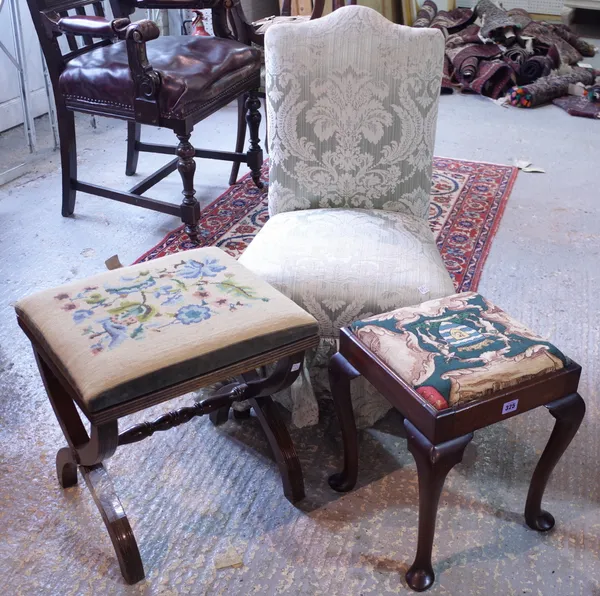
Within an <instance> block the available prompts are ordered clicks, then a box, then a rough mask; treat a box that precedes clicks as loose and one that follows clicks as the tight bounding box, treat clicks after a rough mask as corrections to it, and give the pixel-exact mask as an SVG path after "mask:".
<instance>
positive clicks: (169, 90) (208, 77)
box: [59, 36, 261, 119]
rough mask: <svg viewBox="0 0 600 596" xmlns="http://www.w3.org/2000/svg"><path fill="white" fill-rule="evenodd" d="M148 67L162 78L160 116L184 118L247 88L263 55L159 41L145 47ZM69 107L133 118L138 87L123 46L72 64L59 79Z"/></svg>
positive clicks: (228, 43)
mask: <svg viewBox="0 0 600 596" xmlns="http://www.w3.org/2000/svg"><path fill="white" fill-rule="evenodd" d="M147 54H148V60H149V62H150V64H152V66H153V68H154V69H155V70H156V71H158V72H159V73H160V78H161V85H160V91H159V95H158V104H159V108H160V113H161V116H163V117H165V118H176V119H182V118H185V117H187V116H189V115H190V114H193V113H194V111H195V110H197V109H198V108H200V107H202V106H204V105H205V104H206V103H208V102H210V101H212V100H216V99H217V98H218V97H219V95H220V94H221V93H223V92H224V91H229V90H230V89H231V87H232V86H233V85H236V84H237V83H239V84H245V83H246V82H247V80H248V79H249V78H251V77H253V76H256V73H257V71H259V70H260V66H261V56H260V51H259V50H258V49H255V48H251V47H248V46H246V45H244V44H242V43H239V42H237V41H233V40H226V39H218V38H214V37H192V36H185V37H183V36H172V37H159V38H158V39H155V40H153V41H150V42H148V44H147ZM59 84H60V89H61V91H62V93H63V94H64V96H65V100H66V103H67V106H68V107H70V108H72V109H81V108H84V109H85V108H86V107H93V108H94V109H97V108H99V107H100V106H101V107H102V108H103V110H104V111H114V112H115V113H118V114H120V115H122V114H123V112H124V111H130V112H132V113H133V111H134V107H133V100H134V82H133V78H132V75H131V70H130V67H129V62H128V59H127V48H126V43H125V42H124V41H120V42H117V43H114V44H111V45H108V46H104V47H99V48H96V49H94V50H92V51H90V52H87V53H85V54H82V55H80V56H76V57H75V58H73V59H71V60H70V61H69V62H68V63H67V65H66V68H65V70H64V71H63V72H62V74H61V75H60V80H59Z"/></svg>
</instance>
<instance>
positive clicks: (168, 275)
mask: <svg viewBox="0 0 600 596" xmlns="http://www.w3.org/2000/svg"><path fill="white" fill-rule="evenodd" d="M16 310H17V315H18V322H19V325H20V326H21V328H22V329H23V331H24V332H25V333H26V335H27V336H28V338H29V339H30V340H31V343H32V346H33V350H34V353H35V358H36V361H37V364H38V367H39V371H40V374H41V377H42V379H43V382H44V385H45V388H46V391H47V394H48V397H49V399H50V403H51V404H52V408H53V410H54V413H55V414H56V417H57V419H58V422H59V424H60V426H61V428H62V431H63V433H64V435H65V438H66V440H67V444H68V446H67V447H63V448H62V449H60V450H59V451H58V453H57V456H56V470H57V474H58V481H59V483H60V485H61V486H62V487H64V488H67V487H70V486H73V485H75V484H76V483H77V472H78V471H79V472H80V473H81V475H82V476H83V478H84V480H85V482H86V484H87V486H88V488H89V489H90V492H91V494H92V496H93V498H94V501H95V503H96V505H97V507H98V510H99V511H100V514H101V515H102V519H103V521H104V524H105V526H106V529H107V530H108V533H109V535H110V538H111V540H112V543H113V546H114V549H115V553H116V555H117V559H118V561H119V565H120V567H121V572H122V574H123V577H124V578H125V580H126V581H127V582H128V583H130V584H133V583H136V582H138V581H140V580H141V579H143V578H144V575H145V574H144V568H143V565H142V561H141V557H140V553H139V550H138V546H137V543H136V540H135V537H134V535H133V532H132V530H131V526H130V524H129V521H128V519H127V516H126V514H125V511H124V509H123V507H122V505H121V503H120V502H119V499H118V497H117V495H116V492H115V490H114V487H113V485H112V483H111V480H110V478H109V476H108V474H107V472H106V470H105V468H104V466H103V462H104V461H105V460H106V459H107V458H109V457H111V456H112V455H113V454H114V452H115V450H116V449H117V447H121V446H123V445H127V444H130V443H135V442H137V441H140V440H142V439H144V438H146V437H149V436H151V435H152V434H153V433H154V432H156V431H164V430H167V429H170V428H172V427H175V426H178V425H180V424H183V423H186V422H188V421H189V420H191V419H192V418H194V417H196V416H202V415H204V414H209V415H210V418H211V420H212V422H213V423H214V424H215V425H218V424H222V423H223V422H224V421H226V420H227V417H228V413H229V410H230V408H231V406H232V405H233V404H234V403H236V402H240V401H246V400H248V401H249V403H250V405H251V406H252V407H253V409H254V411H255V413H256V414H257V417H258V419H259V421H260V423H261V426H262V428H263V430H264V431H265V434H266V436H267V439H268V441H269V444H270V446H271V448H272V450H273V452H274V455H275V459H276V461H277V464H278V467H279V470H280V473H281V477H282V482H283V491H284V494H285V496H286V497H287V498H288V499H289V500H290V501H291V502H292V503H295V502H297V501H299V500H301V499H302V498H304V482H303V477H302V470H301V467H300V462H299V460H298V456H297V454H296V451H295V449H294V445H293V443H292V440H291V437H290V435H289V433H288V430H287V428H286V427H285V424H284V423H283V421H282V419H281V417H280V415H279V414H278V411H277V408H276V406H275V404H274V402H273V401H272V399H271V397H270V396H271V395H273V394H274V393H277V392H278V391H281V390H282V389H285V388H287V387H289V386H290V385H291V384H292V383H293V382H294V381H295V380H296V378H297V377H298V375H299V373H300V369H301V366H302V363H303V360H304V352H305V351H306V350H308V349H310V348H313V347H315V346H316V345H317V344H318V341H319V340H318V335H317V332H318V328H317V322H316V320H315V319H314V318H313V317H312V316H311V315H309V314H308V313H306V312H305V311H304V310H302V309H301V308H300V307H299V306H297V305H296V304H295V303H293V302H292V301H291V300H289V299H288V298H286V297H285V296H283V295H282V294H280V293H279V292H277V291H276V290H275V289H274V288H272V287H271V286H270V285H269V284H267V283H266V282H264V281H262V280H260V279H259V278H258V277H256V276H255V275H254V274H252V273H251V272H249V271H248V270H247V269H245V268H244V267H243V266H242V265H240V264H239V263H237V262H236V261H235V260H234V259H232V258H231V257H229V256H228V255H227V254H225V253H224V252H222V251H221V250H219V249H216V248H200V249H197V250H192V251H188V252H186V253H183V254H178V255H171V256H169V257H163V258H161V259H157V260H155V261H152V262H150V263H144V264H142V265H134V266H132V267H126V268H123V269H119V270H116V271H112V272H106V273H103V274H101V275H98V276H95V277H91V278H88V279H86V280H81V281H78V282H73V283H71V284H68V285H66V286H62V287H60V288H55V289H53V290H48V291H44V292H40V293H38V294H34V295H32V296H30V297H27V298H25V299H23V300H21V301H20V302H19V303H18V304H17V305H16ZM267 367H268V368H267ZM267 371H270V372H267ZM222 381H227V383H226V384H225V385H224V386H221V387H220V388H219V389H217V390H215V391H213V392H212V393H211V394H210V395H209V396H207V397H206V398H205V399H202V401H199V402H196V403H194V404H193V405H191V406H189V407H183V408H181V409H179V410H175V411H172V412H169V413H167V414H164V415H162V416H160V417H159V418H157V419H156V420H154V421H153V422H145V423H141V424H137V425H135V426H133V427H131V428H129V429H127V430H125V431H124V432H121V433H119V429H118V421H119V419H121V418H122V417H124V416H127V415H129V414H133V413H135V412H139V411H141V410H144V409H146V408H149V407H151V406H155V405H157V404H160V403H162V402H164V401H166V400H169V399H171V398H175V397H179V396H181V395H184V394H186V393H189V392H191V391H195V390H197V389H200V388H202V387H207V386H209V385H213V384H215V383H218V382H222ZM76 406H77V407H79V409H80V410H81V412H82V413H83V414H84V416H85V417H86V418H87V419H88V421H89V422H90V425H91V431H90V434H89V435H88V433H87V431H86V429H85V427H84V425H83V422H82V420H81V418H80V415H79V413H78V411H77V408H76ZM238 417H244V416H243V414H241V415H240V414H238Z"/></svg>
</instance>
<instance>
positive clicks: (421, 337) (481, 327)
mask: <svg viewBox="0 0 600 596" xmlns="http://www.w3.org/2000/svg"><path fill="white" fill-rule="evenodd" d="M329 373H330V382H331V390H332V393H333V399H334V402H335V407H336V412H337V415H338V417H339V419H340V424H341V428H342V437H343V443H344V469H343V471H342V472H341V473H339V474H334V475H333V476H331V477H330V479H329V484H330V485H331V487H332V488H334V489H335V490H338V491H348V490H351V489H352V488H353V487H354V485H355V484H356V479H357V474H358V441H357V431H356V425H355V423H354V415H353V412H352V404H351V401H350V380H351V379H353V378H356V377H358V376H360V375H363V376H364V377H365V378H366V379H367V380H368V381H369V382H370V383H371V384H372V385H373V386H374V387H376V388H377V390H378V391H380V392H381V393H382V395H383V396H384V397H385V398H386V399H388V400H389V402H390V403H391V404H392V405H393V406H394V407H395V408H396V409H397V410H399V411H400V413H401V414H402V415H403V417H404V426H405V428H406V432H407V439H408V448H409V450H410V452H411V453H412V454H413V456H414V458H415V461H416V464H417V472H418V475H419V539H418V545H417V554H416V557H415V560H414V563H413V564H412V566H411V568H410V569H409V570H408V572H407V574H406V581H407V582H408V585H409V586H410V587H411V588H412V589H413V590H417V591H423V590H426V589H427V588H429V587H430V586H431V585H432V584H433V582H434V579H435V576H434V573H433V567H432V564H431V550H432V546H433V538H434V532H435V520H436V515H437V508H438V502H439V499H440V495H441V492H442V488H443V485H444V481H445V479H446V476H447V475H448V472H450V470H451V469H452V468H453V467H454V466H455V465H456V464H457V463H459V462H460V461H461V460H462V456H463V452H464V450H465V447H466V446H467V444H468V443H469V441H470V440H471V439H472V438H473V432H474V431H476V430H477V429H480V428H484V427H486V426H489V425H490V424H494V423H496V422H499V421H500V420H505V419H507V418H511V417H512V416H516V415H518V414H521V413H523V412H527V411H528V410H532V409H533V408H537V407H538V406H542V405H543V406H545V407H546V408H547V409H548V410H549V411H550V414H552V416H554V418H555V419H556V423H555V425H554V430H553V431H552V434H551V436H550V440H549V441H548V444H547V445H546V449H545V450H544V452H543V453H542V456H541V458H540V461H539V462H538V464H537V467H536V468H535V471H534V473H533V477H532V479H531V484H530V487H529V493H528V495H527V501H526V504H525V521H526V523H527V525H528V526H529V527H530V528H532V529H534V530H539V531H542V532H544V531H547V530H550V529H551V528H552V527H553V526H554V518H553V517H552V515H550V513H548V512H547V511H544V510H543V509H542V507H541V505H542V497H543V494H544V489H545V488H546V484H547V482H548V479H549V477H550V474H551V473H552V470H553V469H554V466H556V464H557V462H558V460H559V459H560V457H561V455H562V454H563V453H564V451H565V449H566V448H567V447H568V445H569V443H570V442H571V440H572V439H573V437H574V436H575V433H576V432H577V429H578V428H579V425H580V424H581V421H582V419H583V416H584V414H585V404H584V402H583V400H582V399H581V397H580V396H579V394H578V393H577V386H578V383H579V375H580V373H581V367H580V366H579V365H577V364H575V363H574V362H573V361H571V360H569V359H568V358H566V357H565V356H564V355H563V354H562V353H561V352H560V351H559V350H558V349H557V348H556V347H555V346H553V345H552V344H551V343H549V342H547V341H545V340H543V339H542V338H540V337H538V336H536V335H535V334H533V333H532V332H531V331H529V330H528V329H527V328H525V327H524V326H523V325H522V324H520V323H518V322H517V321H515V320H514V319H512V318H511V317H509V316H508V315H507V314H506V313H505V312H503V311H502V310H501V309H499V308H498V307H497V306H494V305H493V304H492V303H490V302H488V301H487V300H486V299H485V298H483V297H482V296H481V295H479V294H476V293H474V292H466V293H463V294H456V295H454V296H449V297H447V298H442V299H439V300H431V301H429V302H425V303H423V304H420V305H418V306H414V307H408V308H400V309H398V310H395V311H392V312H389V313H385V314H382V315H377V316H374V317H370V318H368V319H364V320H362V321H356V322H355V323H353V324H352V325H350V326H349V327H347V328H344V329H342V330H341V335H340V348H339V352H338V353H337V354H335V355H334V356H333V358H332V359H331V363H330V367H329Z"/></svg>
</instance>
